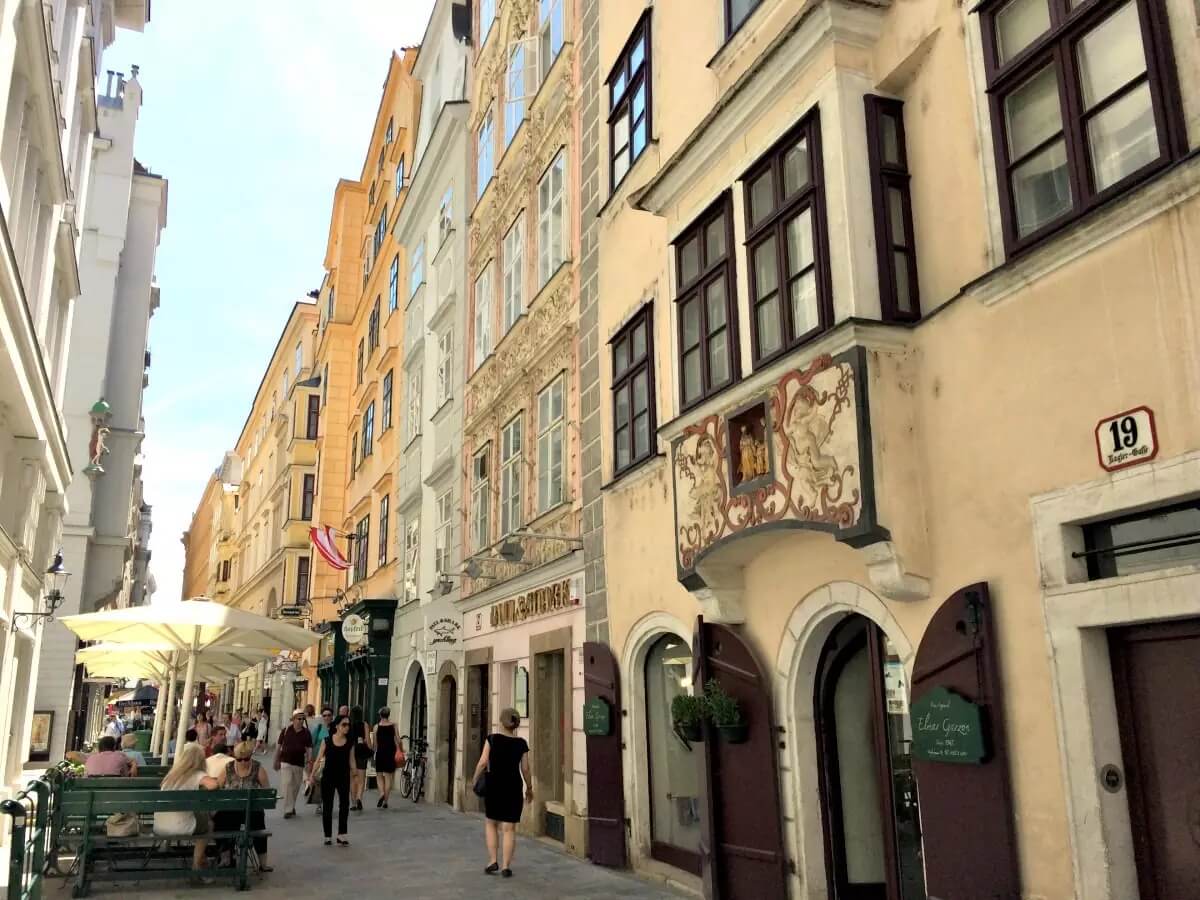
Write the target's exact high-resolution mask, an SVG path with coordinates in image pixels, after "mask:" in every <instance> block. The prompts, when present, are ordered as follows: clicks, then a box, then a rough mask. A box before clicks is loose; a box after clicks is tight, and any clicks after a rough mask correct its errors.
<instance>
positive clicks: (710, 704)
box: [704, 678, 750, 744]
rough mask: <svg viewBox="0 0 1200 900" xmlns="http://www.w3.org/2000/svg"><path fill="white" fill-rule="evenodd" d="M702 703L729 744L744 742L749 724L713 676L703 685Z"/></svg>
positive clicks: (733, 700) (735, 701) (747, 734)
mask: <svg viewBox="0 0 1200 900" xmlns="http://www.w3.org/2000/svg"><path fill="white" fill-rule="evenodd" d="M704 705H705V706H706V707H707V708H708V717H709V719H711V720H712V723H713V725H714V726H715V727H716V729H717V732H718V733H719V734H720V735H721V737H722V738H724V739H725V740H726V741H728V742H729V743H731V744H742V743H745V741H746V738H747V737H749V735H750V726H749V725H747V724H746V721H745V720H744V719H743V718H742V708H741V706H740V705H739V704H738V702H737V700H736V699H734V698H733V697H731V696H729V694H727V693H726V692H725V688H723V687H721V683H720V682H719V681H717V679H715V678H710V679H709V680H708V683H707V684H706V685H704Z"/></svg>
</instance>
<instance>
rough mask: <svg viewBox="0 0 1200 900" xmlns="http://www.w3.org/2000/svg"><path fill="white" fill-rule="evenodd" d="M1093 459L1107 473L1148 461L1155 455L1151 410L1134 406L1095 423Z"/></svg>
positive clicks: (1156, 442) (1156, 448) (1154, 435)
mask: <svg viewBox="0 0 1200 900" xmlns="http://www.w3.org/2000/svg"><path fill="white" fill-rule="evenodd" d="M1096 456H1097V457H1098V458H1099V460H1100V467H1101V468H1102V469H1104V471H1106V472H1116V471H1117V470H1118V469H1127V468H1129V467H1130V466H1136V465H1138V464H1139V463H1144V462H1150V460H1152V459H1154V457H1156V456H1158V432H1157V430H1156V429H1155V427H1154V410H1152V409H1151V408H1150V407H1148V406H1136V407H1134V408H1133V409H1127V410H1125V412H1122V413H1117V414H1116V415H1115V416H1109V417H1108V418H1107V419H1101V420H1100V421H1099V422H1097V423H1096Z"/></svg>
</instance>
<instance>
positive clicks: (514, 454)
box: [500, 413, 523, 535]
mask: <svg viewBox="0 0 1200 900" xmlns="http://www.w3.org/2000/svg"><path fill="white" fill-rule="evenodd" d="M521 435H522V430H521V414H520V413H518V414H517V415H516V416H515V417H514V418H513V420H512V421H510V422H509V423H508V424H507V425H505V426H504V428H503V429H502V430H501V432H500V534H501V535H506V534H511V533H512V532H514V531H516V530H517V529H518V528H520V527H521V525H522V524H523V523H522V521H521V459H522V453H521V439H522V438H521Z"/></svg>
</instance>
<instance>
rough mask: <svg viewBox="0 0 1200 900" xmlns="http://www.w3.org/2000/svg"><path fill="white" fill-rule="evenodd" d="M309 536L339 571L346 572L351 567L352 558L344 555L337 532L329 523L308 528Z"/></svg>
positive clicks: (325, 558)
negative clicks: (340, 548)
mask: <svg viewBox="0 0 1200 900" xmlns="http://www.w3.org/2000/svg"><path fill="white" fill-rule="evenodd" d="M308 536H309V537H310V538H311V539H312V542H313V546H314V547H316V548H317V552H318V553H320V554H321V556H322V558H324V560H325V562H327V563H329V565H331V566H333V568H335V569H337V570H338V571H339V572H344V571H346V570H347V569H348V568H350V560H348V559H346V557H344V556H342V551H341V550H339V549H338V545H337V532H336V531H334V530H333V529H332V528H331V527H329V526H328V525H320V526H317V527H314V528H310V529H308Z"/></svg>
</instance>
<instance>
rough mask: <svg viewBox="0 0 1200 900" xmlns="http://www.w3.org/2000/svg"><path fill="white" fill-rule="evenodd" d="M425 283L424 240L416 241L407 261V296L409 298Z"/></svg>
mask: <svg viewBox="0 0 1200 900" xmlns="http://www.w3.org/2000/svg"><path fill="white" fill-rule="evenodd" d="M424 282H425V240H424V238H422V239H421V240H419V241H417V246H415V247H413V252H412V258H411V259H409V261H408V296H409V298H411V297H412V296H413V294H415V293H416V292H417V288H419V287H420V286H421V285H422V284H424Z"/></svg>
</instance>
